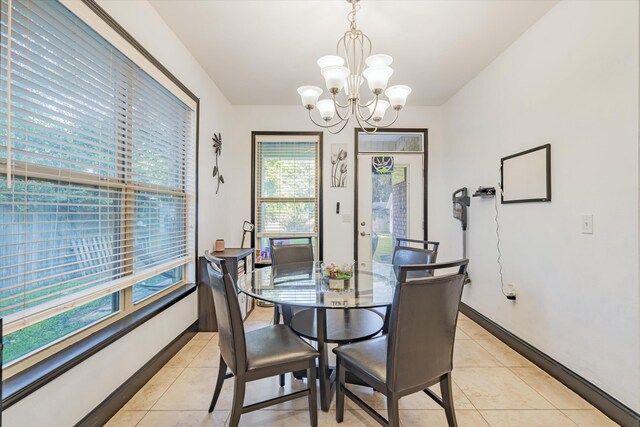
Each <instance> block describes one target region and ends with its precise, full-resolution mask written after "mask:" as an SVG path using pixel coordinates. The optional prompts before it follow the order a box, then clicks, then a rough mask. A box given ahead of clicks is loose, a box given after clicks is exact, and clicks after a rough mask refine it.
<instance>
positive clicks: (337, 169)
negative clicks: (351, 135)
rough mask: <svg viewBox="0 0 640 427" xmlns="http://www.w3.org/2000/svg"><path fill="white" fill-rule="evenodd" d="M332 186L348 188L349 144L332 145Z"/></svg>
mask: <svg viewBox="0 0 640 427" xmlns="http://www.w3.org/2000/svg"><path fill="white" fill-rule="evenodd" d="M331 186H332V187H336V188H345V187H346V186H347V144H332V145H331Z"/></svg>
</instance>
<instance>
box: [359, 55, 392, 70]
mask: <svg viewBox="0 0 640 427" xmlns="http://www.w3.org/2000/svg"><path fill="white" fill-rule="evenodd" d="M365 62H366V64H367V67H376V66H378V65H381V66H384V67H388V66H389V65H391V63H392V62H393V58H392V57H390V56H389V55H385V54H384V53H379V54H377V55H371V56H370V57H368V58H367V59H366V60H365Z"/></svg>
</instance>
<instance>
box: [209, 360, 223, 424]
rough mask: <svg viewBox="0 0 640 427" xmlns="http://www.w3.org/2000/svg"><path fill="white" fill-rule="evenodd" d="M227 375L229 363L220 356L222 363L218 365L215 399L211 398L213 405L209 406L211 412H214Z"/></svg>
mask: <svg viewBox="0 0 640 427" xmlns="http://www.w3.org/2000/svg"><path fill="white" fill-rule="evenodd" d="M226 375H227V364H226V363H224V359H223V358H222V356H220V364H219V365H218V379H217V380H216V389H215V391H214V392H213V399H211V406H209V412H213V409H214V408H215V407H216V402H218V397H220V390H222V384H223V383H224V377H225V376H226Z"/></svg>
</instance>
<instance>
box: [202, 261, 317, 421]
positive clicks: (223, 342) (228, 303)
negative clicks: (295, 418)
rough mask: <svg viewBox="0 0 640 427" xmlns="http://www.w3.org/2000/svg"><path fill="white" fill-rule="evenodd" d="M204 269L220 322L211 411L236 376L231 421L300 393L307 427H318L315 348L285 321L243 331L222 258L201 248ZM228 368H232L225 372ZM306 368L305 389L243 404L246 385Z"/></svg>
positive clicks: (236, 300) (234, 295) (233, 291)
mask: <svg viewBox="0 0 640 427" xmlns="http://www.w3.org/2000/svg"><path fill="white" fill-rule="evenodd" d="M205 257H206V259H207V260H208V261H209V263H208V265H207V271H208V274H209V282H210V287H211V291H212V293H213V302H214V305H215V309H216V316H217V320H218V334H219V337H218V343H219V346H220V365H219V368H218V379H217V381H216V387H215V391H214V393H213V399H212V400H211V406H210V407H209V412H213V410H214V408H215V406H216V402H217V401H218V397H219V396H220V391H221V390H222V384H223V383H224V380H226V379H228V378H233V379H234V387H233V404H232V408H231V416H230V418H229V425H230V426H232V427H236V426H237V425H238V423H239V421H240V415H241V414H246V413H248V412H252V411H256V410H258V409H262V408H266V407H268V406H272V405H276V404H278V403H282V402H287V401H289V400H293V399H298V398H302V397H308V398H309V418H310V422H311V426H312V427H315V426H317V425H318V409H317V397H316V396H317V393H316V359H317V357H318V352H317V351H316V350H315V349H314V348H313V347H312V346H310V345H309V344H307V343H306V342H304V341H303V340H302V339H300V338H299V337H298V336H297V335H296V334H294V333H293V332H292V331H291V329H290V328H289V327H288V326H286V325H270V326H267V327H265V328H262V329H258V330H255V331H251V332H247V333H246V334H245V331H244V325H243V323H242V316H241V313H240V306H239V304H238V299H237V293H236V292H237V291H236V286H235V284H234V283H233V279H232V278H231V276H230V275H229V272H228V271H227V267H226V264H225V261H224V260H222V259H219V258H216V257H214V256H212V255H211V254H210V253H209V252H205ZM227 368H229V370H230V371H231V372H230V373H227ZM301 370H307V378H308V386H309V387H308V388H306V389H304V390H299V391H296V392H293V393H289V394H285V395H283V396H278V397H274V398H273V399H269V400H265V401H263V402H258V403H254V404H251V405H248V406H243V405H244V395H245V388H246V384H247V383H248V382H250V381H255V380H259V379H262V378H267V377H272V376H277V375H282V374H285V373H287V372H295V371H301Z"/></svg>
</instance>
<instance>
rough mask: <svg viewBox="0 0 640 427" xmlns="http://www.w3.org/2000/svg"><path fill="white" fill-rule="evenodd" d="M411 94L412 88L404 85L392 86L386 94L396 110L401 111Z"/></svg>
mask: <svg viewBox="0 0 640 427" xmlns="http://www.w3.org/2000/svg"><path fill="white" fill-rule="evenodd" d="M410 93H411V88H410V87H409V86H404V85H396V86H391V87H390V88H388V89H387V90H386V91H385V92H384V94H385V95H387V98H389V102H390V103H391V106H392V107H393V109H394V110H401V109H402V107H404V105H405V104H406V103H407V97H408V96H409V94H410Z"/></svg>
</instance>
